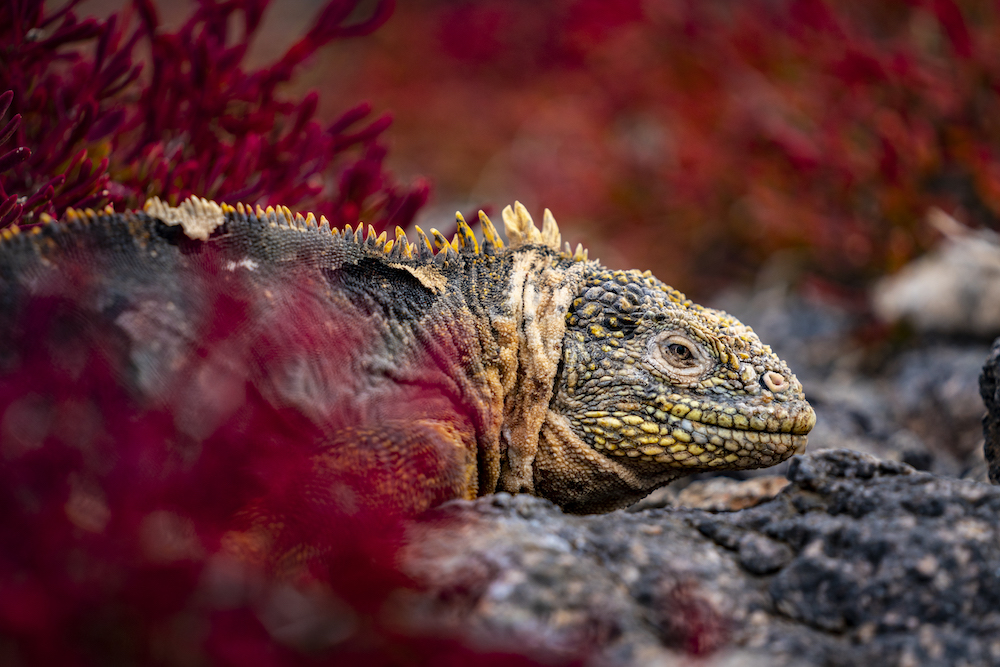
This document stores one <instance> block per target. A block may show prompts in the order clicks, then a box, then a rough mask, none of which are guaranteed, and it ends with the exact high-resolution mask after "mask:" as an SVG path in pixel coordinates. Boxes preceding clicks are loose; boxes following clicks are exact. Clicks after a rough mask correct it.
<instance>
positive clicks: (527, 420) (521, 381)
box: [490, 246, 584, 493]
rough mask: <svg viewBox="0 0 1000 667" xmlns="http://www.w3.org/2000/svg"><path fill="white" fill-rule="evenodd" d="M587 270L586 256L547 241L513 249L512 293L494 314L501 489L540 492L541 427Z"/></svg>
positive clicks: (509, 284) (508, 284) (509, 286)
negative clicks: (565, 254)
mask: <svg viewBox="0 0 1000 667" xmlns="http://www.w3.org/2000/svg"><path fill="white" fill-rule="evenodd" d="M583 271H584V263H583V262H572V261H566V260H562V259H560V258H559V257H558V256H557V255H556V254H555V253H554V252H552V251H550V250H548V249H545V248H543V247H541V246H527V247H525V248H523V249H520V250H518V251H517V252H515V253H513V255H512V259H511V264H510V266H509V270H508V273H507V280H506V283H505V289H504V292H505V294H506V297H505V298H504V299H503V301H502V307H500V308H494V309H491V317H490V323H491V327H492V333H493V336H494V340H495V341H496V343H497V349H498V356H499V359H498V361H499V364H498V370H499V374H498V379H499V381H500V385H501V390H502V395H503V422H502V424H501V473H500V478H499V480H498V484H497V490H500V491H508V492H510V493H532V492H534V473H533V463H534V460H535V456H536V454H537V451H538V441H539V432H540V430H541V428H542V423H543V422H544V420H545V415H546V411H547V409H548V406H549V401H550V400H551V398H552V394H553V391H554V386H555V377H556V372H557V370H558V368H559V361H560V358H561V355H562V341H563V334H564V332H565V330H566V313H567V311H568V309H569V306H570V304H571V303H572V301H573V298H574V297H575V296H576V293H577V291H578V290H577V288H578V285H579V284H580V282H581V279H582V274H583Z"/></svg>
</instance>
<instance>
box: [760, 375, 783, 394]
mask: <svg viewBox="0 0 1000 667" xmlns="http://www.w3.org/2000/svg"><path fill="white" fill-rule="evenodd" d="M761 382H763V383H764V386H765V387H767V388H768V389H770V390H771V391H784V390H785V389H787V388H788V381H787V380H786V379H785V378H784V377H783V376H782V375H781V374H780V373H775V372H774V371H768V372H766V373H764V377H762V378H761Z"/></svg>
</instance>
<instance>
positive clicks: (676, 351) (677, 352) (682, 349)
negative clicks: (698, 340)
mask: <svg viewBox="0 0 1000 667" xmlns="http://www.w3.org/2000/svg"><path fill="white" fill-rule="evenodd" d="M666 351H667V355H668V356H669V357H671V361H676V362H677V363H678V364H687V363H690V362H691V361H693V360H694V353H693V352H691V348H689V347H688V346H687V345H685V344H684V343H669V344H668V345H667V346H666Z"/></svg>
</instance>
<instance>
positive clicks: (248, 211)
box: [0, 196, 588, 263]
mask: <svg viewBox="0 0 1000 667" xmlns="http://www.w3.org/2000/svg"><path fill="white" fill-rule="evenodd" d="M142 210H143V212H145V213H146V214H147V215H149V216H150V217H154V218H157V219H159V220H162V221H163V222H164V223H166V224H168V225H180V226H181V228H182V229H183V230H184V233H185V234H186V235H187V236H188V237H190V238H192V239H198V240H202V241H205V240H208V238H209V237H210V236H211V234H212V232H214V231H215V230H216V229H217V228H218V227H220V226H221V225H222V224H223V223H224V222H225V219H226V215H227V214H230V213H233V214H237V215H241V216H243V215H255V216H256V217H257V218H258V219H260V220H261V221H262V222H267V223H268V224H270V225H272V226H275V227H278V226H281V227H287V228H289V229H295V230H299V231H307V230H319V231H323V232H327V233H329V234H332V235H334V236H337V237H339V238H343V239H345V240H346V239H351V240H353V241H354V242H355V243H357V244H358V245H364V246H366V247H369V248H372V249H374V250H379V251H381V252H383V253H385V254H386V255H388V256H390V257H393V258H396V259H420V260H426V261H430V260H434V261H437V262H439V263H440V262H445V261H447V260H448V258H449V257H451V256H452V254H453V253H454V254H464V255H495V254H497V253H498V252H499V251H501V250H503V249H504V247H505V246H504V242H503V239H501V238H500V235H499V233H498V232H497V229H496V227H495V226H494V224H493V222H492V221H491V220H490V218H489V216H487V215H486V213H484V212H483V211H479V224H480V227H482V230H483V236H482V239H481V240H479V239H476V236H475V234H474V233H473V231H472V228H471V227H470V226H469V224H468V223H467V222H466V221H465V218H464V217H463V216H462V214H461V213H458V212H456V214H455V221H456V223H457V227H458V232H457V233H456V234H455V237H454V238H453V239H452V240H451V241H449V240H448V239H447V238H445V236H444V235H443V234H442V233H441V232H439V231H438V230H436V229H431V230H430V238H429V237H428V236H427V234H426V233H424V230H423V229H421V228H420V227H419V226H414V229H415V231H416V234H417V240H416V241H414V242H412V243H411V242H410V241H409V239H407V238H406V232H404V231H403V229H402V228H400V227H396V229H395V232H394V234H395V238H392V239H389V238H388V234H387V233H386V232H382V233H381V234H376V233H375V229H374V227H373V226H371V225H368V229H367V234H366V233H365V232H366V230H365V226H364V225H363V224H362V223H358V225H357V228H356V229H355V228H353V227H352V226H351V225H350V224H347V225H345V226H344V227H343V228H342V229H337V228H332V227H331V225H330V221H329V220H327V218H326V216H322V215H321V216H320V217H319V220H317V219H316V216H315V215H314V214H313V213H306V214H305V215H303V214H301V213H298V212H293V211H292V210H291V209H289V208H288V207H287V206H277V207H274V206H268V207H267V208H266V209H265V208H262V207H260V206H256V207H253V206H249V205H246V204H243V203H238V204H236V205H235V206H231V205H229V204H226V203H217V202H214V201H212V200H209V199H204V198H202V197H194V196H192V197H188V198H187V199H185V200H184V201H183V202H181V203H180V204H179V205H178V206H171V205H170V204H168V203H166V202H164V201H163V200H161V199H160V198H159V197H151V198H150V199H149V200H147V201H146V204H145V205H144V206H143V209H142ZM114 212H115V211H114V209H113V208H112V207H111V206H110V205H109V206H106V207H105V208H104V209H103V210H101V211H94V210H93V209H84V210H80V209H73V208H69V209H66V212H65V214H64V216H63V217H64V219H65V220H66V221H69V222H81V223H84V224H87V223H89V222H90V221H91V220H94V219H96V218H98V217H101V216H105V215H113V214H114ZM502 215H503V221H504V228H505V230H506V232H507V238H508V241H509V246H507V247H510V248H511V249H514V248H519V247H521V246H524V245H530V244H537V245H543V246H545V247H547V248H550V249H552V250H554V251H556V252H558V253H559V256H560V257H562V258H564V259H572V260H574V261H577V262H581V261H586V260H587V259H588V257H587V251H586V250H585V249H584V248H583V245H582V244H577V246H576V249H575V250H574V249H573V248H572V247H571V246H570V244H569V243H566V244H565V245H564V247H562V248H560V247H559V246H560V244H561V242H562V235H561V234H560V232H559V225H558V224H557V223H556V220H555V218H554V217H553V215H552V212H551V211H549V209H545V211H544V213H543V215H542V228H541V229H538V227H537V226H536V225H535V223H534V221H533V220H532V218H531V214H529V213H528V210H527V209H526V208H525V207H524V206H523V205H522V204H521V202H517V201H515V202H514V206H513V208H512V207H510V206H507V207H506V208H504V209H503V213H502ZM41 221H42V222H44V223H48V222H52V218H51V217H49V216H47V215H43V216H42V218H41ZM36 229H37V231H40V228H36ZM20 233H21V230H20V229H19V228H18V227H17V225H11V226H10V227H8V228H6V229H3V230H0V240H3V241H10V240H12V239H13V238H15V237H16V236H17V235H19V234H20ZM432 238H433V242H432V240H431V239H432ZM435 248H436V250H435Z"/></svg>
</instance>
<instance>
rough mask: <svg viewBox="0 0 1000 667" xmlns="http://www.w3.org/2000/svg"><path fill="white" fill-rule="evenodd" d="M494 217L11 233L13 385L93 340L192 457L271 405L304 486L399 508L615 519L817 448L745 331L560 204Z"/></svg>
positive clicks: (8, 345) (1, 270)
mask: <svg viewBox="0 0 1000 667" xmlns="http://www.w3.org/2000/svg"><path fill="white" fill-rule="evenodd" d="M482 219H483V226H484V230H485V239H484V240H483V241H482V242H481V243H479V242H477V241H476V239H475V238H474V236H473V235H472V233H471V231H470V230H469V228H468V226H467V225H466V224H465V223H464V221H461V220H460V222H459V233H458V235H457V237H456V240H455V241H454V242H453V243H449V242H448V241H447V240H445V239H444V238H443V237H441V236H440V235H439V234H436V232H435V245H436V246H437V252H436V253H435V252H434V251H433V250H432V248H431V244H430V242H429V241H428V240H427V239H426V237H425V236H423V233H422V232H421V233H420V239H419V240H418V241H417V242H416V243H413V244H410V243H408V241H407V240H406V239H405V237H404V236H402V235H401V231H398V232H397V238H396V239H395V240H393V241H389V242H386V240H385V236H384V235H382V236H380V237H377V238H376V237H375V235H374V233H372V232H371V231H370V230H369V234H368V236H367V237H363V234H362V232H361V229H360V228H359V229H358V230H357V232H353V231H352V230H351V229H350V228H347V229H346V230H342V231H339V230H332V231H331V230H330V228H329V226H328V225H326V223H325V221H323V220H321V221H319V222H317V221H316V220H315V218H313V217H312V216H311V215H310V216H308V217H307V218H303V217H301V216H293V215H292V214H291V212H290V211H288V210H287V209H278V210H272V209H268V210H267V211H263V210H260V209H259V208H258V209H257V211H256V212H253V211H250V210H249V209H244V208H243V207H242V206H240V207H237V208H233V207H229V206H225V205H223V206H219V205H216V204H213V203H211V202H206V201H204V200H189V201H188V202H185V204H184V205H182V206H181V207H178V208H173V207H169V206H166V205H164V204H162V203H160V202H158V201H154V202H153V203H152V204H151V205H148V206H147V208H146V211H145V212H128V213H113V212H104V213H94V212H90V211H88V212H79V211H71V212H70V213H69V214H68V215H67V219H66V220H64V221H62V222H48V223H46V224H44V225H40V226H37V227H35V228H33V229H30V230H28V229H26V230H21V231H20V232H18V231H17V230H14V231H11V230H7V231H5V232H4V236H3V238H4V240H3V241H2V242H0V374H2V373H4V372H6V373H13V372H15V371H16V370H17V369H18V368H19V364H23V363H27V362H26V361H25V360H26V359H31V358H34V357H33V356H32V354H34V353H31V350H27V351H26V348H30V347H37V348H38V349H43V348H44V349H45V350H49V351H52V350H55V351H54V352H51V354H49V352H46V354H49V357H46V358H52V359H55V358H56V357H58V356H59V354H60V352H58V350H65V349H72V348H73V341H75V340H77V339H81V338H85V337H89V338H87V340H88V341H90V343H89V344H94V343H93V341H99V342H98V343H97V344H99V345H100V346H102V350H104V351H105V352H106V354H107V357H108V358H109V359H111V362H110V363H111V367H112V375H113V379H114V382H116V383H117V384H118V386H119V387H120V388H122V390H123V391H124V392H125V394H126V395H127V396H128V397H129V400H130V401H132V402H133V403H134V405H135V406H138V407H139V409H142V410H148V411H155V412H156V413H157V414H165V415H170V416H171V418H172V419H173V422H174V424H175V425H176V428H177V430H178V432H179V433H181V436H182V439H184V440H185V441H186V442H188V443H189V445H190V446H197V443H199V442H201V441H203V440H205V439H206V438H209V437H210V436H211V435H212V433H213V431H214V430H215V429H216V428H218V426H219V424H221V423H223V422H225V421H226V420H227V419H232V418H233V415H234V414H238V413H239V410H241V409H242V408H241V406H244V405H246V404H249V403H253V402H254V401H256V404H259V405H261V406H267V409H268V410H272V411H273V412H274V414H275V415H277V416H276V417H275V418H276V419H287V420H288V428H290V429H293V430H295V431H296V432H301V434H302V440H303V443H304V445H303V447H304V448H305V450H304V451H305V452H306V456H307V457H308V459H309V461H310V465H309V471H310V472H309V475H308V476H309V480H308V481H307V482H305V483H304V484H305V486H304V487H303V488H304V489H306V492H308V493H309V494H312V493H324V492H325V491H324V489H328V488H334V487H337V485H340V484H342V483H345V484H346V486H347V487H348V488H350V487H351V483H352V480H353V481H356V482H359V483H362V482H363V487H364V489H365V494H364V497H363V498H349V499H348V500H346V501H344V502H346V503H347V504H348V505H349V504H351V503H356V504H362V505H371V506H377V507H387V508H390V509H393V510H397V511H402V512H414V511H420V510H422V509H425V508H427V507H429V506H432V505H434V504H437V503H440V502H443V501H444V500H447V499H451V498H473V497H476V496H477V495H483V494H487V493H492V492H494V491H498V490H506V491H511V492H530V493H535V494H537V495H541V496H544V497H548V498H550V499H552V500H553V501H555V502H557V503H558V504H560V505H561V506H563V507H564V508H565V509H567V510H568V511H573V512H593V511H607V510H610V509H614V508H616V507H622V506H625V505H627V504H629V503H631V502H633V501H635V500H636V499H638V498H640V497H642V496H643V495H645V494H646V493H648V492H649V491H650V490H652V489H653V488H656V487H657V486H660V485H662V484H664V483H666V482H667V481H669V480H671V479H674V478H676V477H678V476H680V475H682V474H686V473H690V472H697V471H702V470H725V469H743V468H754V467H761V466H766V465H771V464H774V463H778V462H780V461H782V460H784V459H786V458H788V457H789V456H791V455H792V454H793V453H794V452H795V451H800V450H801V449H802V448H803V447H804V446H805V434H806V433H807V432H808V431H809V430H810V428H811V427H812V425H813V423H814V421H815V417H814V413H813V411H812V410H811V408H810V407H809V405H808V404H807V403H806V402H805V399H804V397H803V395H802V390H801V386H800V385H799V383H798V382H797V380H796V379H795V377H794V376H793V375H792V374H791V373H790V372H789V370H788V368H787V367H786V366H785V364H784V363H783V362H781V361H780V360H779V359H778V358H777V357H775V356H774V355H773V354H772V353H771V351H770V349H769V348H768V347H766V346H764V345H762V344H761V343H760V341H759V340H758V338H757V337H756V335H755V334H754V333H753V332H752V331H751V330H750V329H749V328H747V327H745V326H743V325H742V324H740V323H739V322H738V321H736V320H735V319H733V318H731V317H730V316H728V315H726V314H724V313H721V312H718V311H713V310H710V309H704V308H701V307H700V306H697V305H694V304H692V303H691V302H690V301H688V300H686V299H685V298H684V296H683V295H682V294H680V293H679V292H677V291H676V290H673V289H672V288H669V287H667V286H665V285H663V284H662V283H660V282H659V281H657V280H656V279H655V278H653V277H651V276H650V275H649V273H648V272H647V273H639V272H635V271H610V270H608V269H606V268H604V267H603V266H601V265H600V264H598V263H596V262H592V261H588V260H586V258H585V254H584V253H583V252H582V250H581V249H580V248H579V247H578V249H577V252H576V253H571V252H570V251H569V248H568V246H567V247H566V250H565V251H561V250H560V249H559V234H558V230H557V228H556V226H555V222H554V220H552V219H551V216H550V215H549V214H548V212H546V220H545V225H544V226H543V229H542V230H541V231H539V230H538V229H537V228H535V226H534V224H533V223H532V222H531V219H530V217H529V216H528V215H527V212H526V211H524V209H523V207H521V206H520V205H517V207H516V210H512V209H510V208H509V207H508V209H507V210H505V212H504V219H505V224H506V227H507V235H508V237H509V239H510V241H511V243H510V246H509V247H506V248H505V247H503V245H502V242H501V241H500V239H499V237H498V236H497V235H496V233H495V231H494V230H493V226H492V224H491V223H489V221H488V219H486V218H485V216H482ZM50 303H54V304H57V307H55V312H57V313H59V315H58V316H54V319H52V320H51V321H50V322H49V325H50V326H49V327H48V328H47V329H46V330H45V332H46V333H45V334H44V335H43V336H41V337H38V336H35V337H34V338H33V337H32V336H33V335H34V334H31V335H29V334H28V333H26V325H25V322H32V321H34V320H35V319H37V317H38V313H39V312H42V313H50V311H51V309H49V310H46V308H47V306H46V304H50ZM39 304H41V306H40V305H39ZM67 308H68V310H67ZM67 313H68V314H67ZM46 316H47V315H46ZM105 347H106V349H105ZM36 351H37V350H36ZM60 363H61V362H60ZM67 363H69V364H70V365H72V362H71V361H70V362H67ZM179 437H180V436H179ZM191 443H193V444H191ZM338 488H339V487H338Z"/></svg>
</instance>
